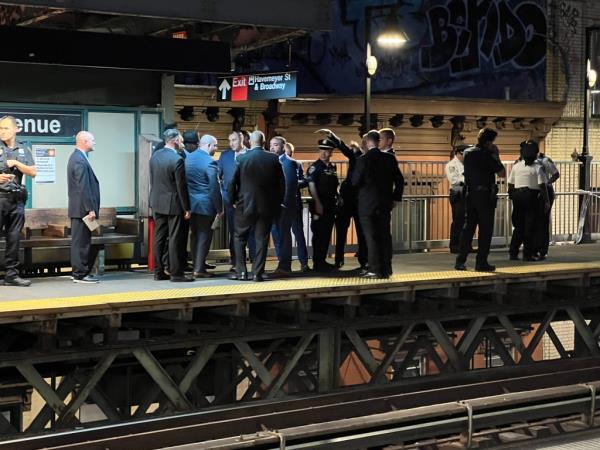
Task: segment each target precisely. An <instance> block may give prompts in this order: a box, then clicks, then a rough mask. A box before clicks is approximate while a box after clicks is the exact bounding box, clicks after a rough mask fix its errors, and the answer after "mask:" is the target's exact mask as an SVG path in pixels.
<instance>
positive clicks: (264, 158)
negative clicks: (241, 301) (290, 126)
mask: <svg viewBox="0 0 600 450" xmlns="http://www.w3.org/2000/svg"><path fill="white" fill-rule="evenodd" d="M264 143H265V135H264V134H263V133H262V132H261V131H253V132H252V133H251V134H250V146H251V148H252V149H251V150H249V151H248V152H246V153H245V154H244V155H241V156H239V157H238V159H237V161H238V164H237V167H236V169H235V173H234V175H233V180H232V181H231V183H230V184H229V192H228V194H229V199H230V201H231V203H232V204H233V205H234V206H235V234H234V241H235V259H236V273H235V274H233V275H232V276H231V277H230V278H231V279H236V280H247V279H248V274H247V270H246V244H247V243H248V236H249V234H250V229H251V228H252V227H254V236H255V239H256V258H255V259H254V263H253V267H252V272H253V273H254V281H263V279H264V276H263V272H264V271H265V261H266V258H267V246H268V244H269V232H270V231H271V225H272V224H273V219H274V218H275V217H276V216H277V214H278V213H279V210H280V208H281V203H282V202H283V195H284V192H285V183H284V178H283V170H282V168H281V163H280V162H279V158H278V157H277V155H275V154H273V153H270V152H267V151H266V150H265V149H264V148H263V146H264Z"/></svg>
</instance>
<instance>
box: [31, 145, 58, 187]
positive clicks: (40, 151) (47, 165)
mask: <svg viewBox="0 0 600 450" xmlns="http://www.w3.org/2000/svg"><path fill="white" fill-rule="evenodd" d="M35 165H36V167H37V176H36V177H35V182H36V184H51V183H55V182H56V150H55V149H53V148H36V149H35Z"/></svg>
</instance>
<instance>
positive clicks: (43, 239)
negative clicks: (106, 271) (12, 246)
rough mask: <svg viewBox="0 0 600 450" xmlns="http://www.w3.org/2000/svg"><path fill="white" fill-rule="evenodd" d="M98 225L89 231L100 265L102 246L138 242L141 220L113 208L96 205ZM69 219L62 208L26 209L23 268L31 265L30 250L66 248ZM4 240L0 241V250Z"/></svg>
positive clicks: (69, 228) (23, 235)
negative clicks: (123, 214)
mask: <svg viewBox="0 0 600 450" xmlns="http://www.w3.org/2000/svg"><path fill="white" fill-rule="evenodd" d="M98 222H99V223H100V227H99V228H98V229H97V230H95V231H94V232H93V233H92V244H93V245H98V246H100V250H101V253H100V254H99V265H103V264H104V261H103V259H104V252H103V250H104V246H105V245H111V244H137V243H140V242H142V240H143V236H144V232H143V221H141V220H139V219H132V218H125V217H117V210H116V209H115V208H100V214H99V218H98ZM70 245H71V219H70V218H69V214H68V211H67V209H66V208H48V209H27V210H25V225H24V226H23V232H22V236H21V248H23V250H24V252H25V261H24V264H25V268H26V270H27V268H28V267H32V265H33V261H32V259H33V258H32V249H34V248H44V247H45V248H51V247H70ZM4 248H5V241H4V239H2V240H0V250H4Z"/></svg>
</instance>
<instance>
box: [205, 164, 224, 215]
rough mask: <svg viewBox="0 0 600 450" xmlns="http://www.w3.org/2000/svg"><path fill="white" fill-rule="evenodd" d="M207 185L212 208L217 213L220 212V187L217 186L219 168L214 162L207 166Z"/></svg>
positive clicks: (221, 208)
mask: <svg viewBox="0 0 600 450" xmlns="http://www.w3.org/2000/svg"><path fill="white" fill-rule="evenodd" d="M208 185H209V189H210V194H211V198H212V203H213V207H214V208H215V210H216V211H217V212H221V211H222V210H223V196H222V195H221V185H220V184H219V167H218V164H217V162H216V161H211V162H210V163H209V164H208Z"/></svg>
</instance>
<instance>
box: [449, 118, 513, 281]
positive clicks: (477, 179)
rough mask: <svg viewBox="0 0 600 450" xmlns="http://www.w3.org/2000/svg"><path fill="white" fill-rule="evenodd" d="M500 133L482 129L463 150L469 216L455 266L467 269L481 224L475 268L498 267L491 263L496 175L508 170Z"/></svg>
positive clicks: (484, 270) (487, 268) (496, 198)
mask: <svg viewBox="0 0 600 450" xmlns="http://www.w3.org/2000/svg"><path fill="white" fill-rule="evenodd" d="M496 136H498V133H497V132H496V131H494V130H492V129H491V128H483V129H482V130H480V131H479V135H478V137H477V145H476V146H474V147H471V148H469V149H467V150H465V152H464V159H463V164H464V167H465V170H464V174H465V186H466V212H467V215H466V219H465V222H466V223H465V225H464V227H463V229H462V231H461V234H460V244H459V254H458V256H457V257H456V264H455V265H454V268H455V269H456V270H467V268H466V266H465V263H466V261H467V256H468V254H469V250H470V248H471V242H472V241H473V235H474V234H475V228H477V227H478V226H479V241H478V242H479V245H478V249H477V260H476V263H475V270H477V271H481V272H493V271H494V270H496V267H494V266H492V265H491V264H489V263H488V260H487V258H488V255H489V253H490V246H491V243H492V233H493V231H494V211H495V209H496V203H497V201H498V197H497V194H498V186H497V185H496V177H495V176H496V175H498V176H499V177H504V176H505V175H506V172H505V170H504V166H503V165H502V163H501V162H500V154H499V151H498V147H497V146H496V145H495V144H494V141H495V140H496Z"/></svg>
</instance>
